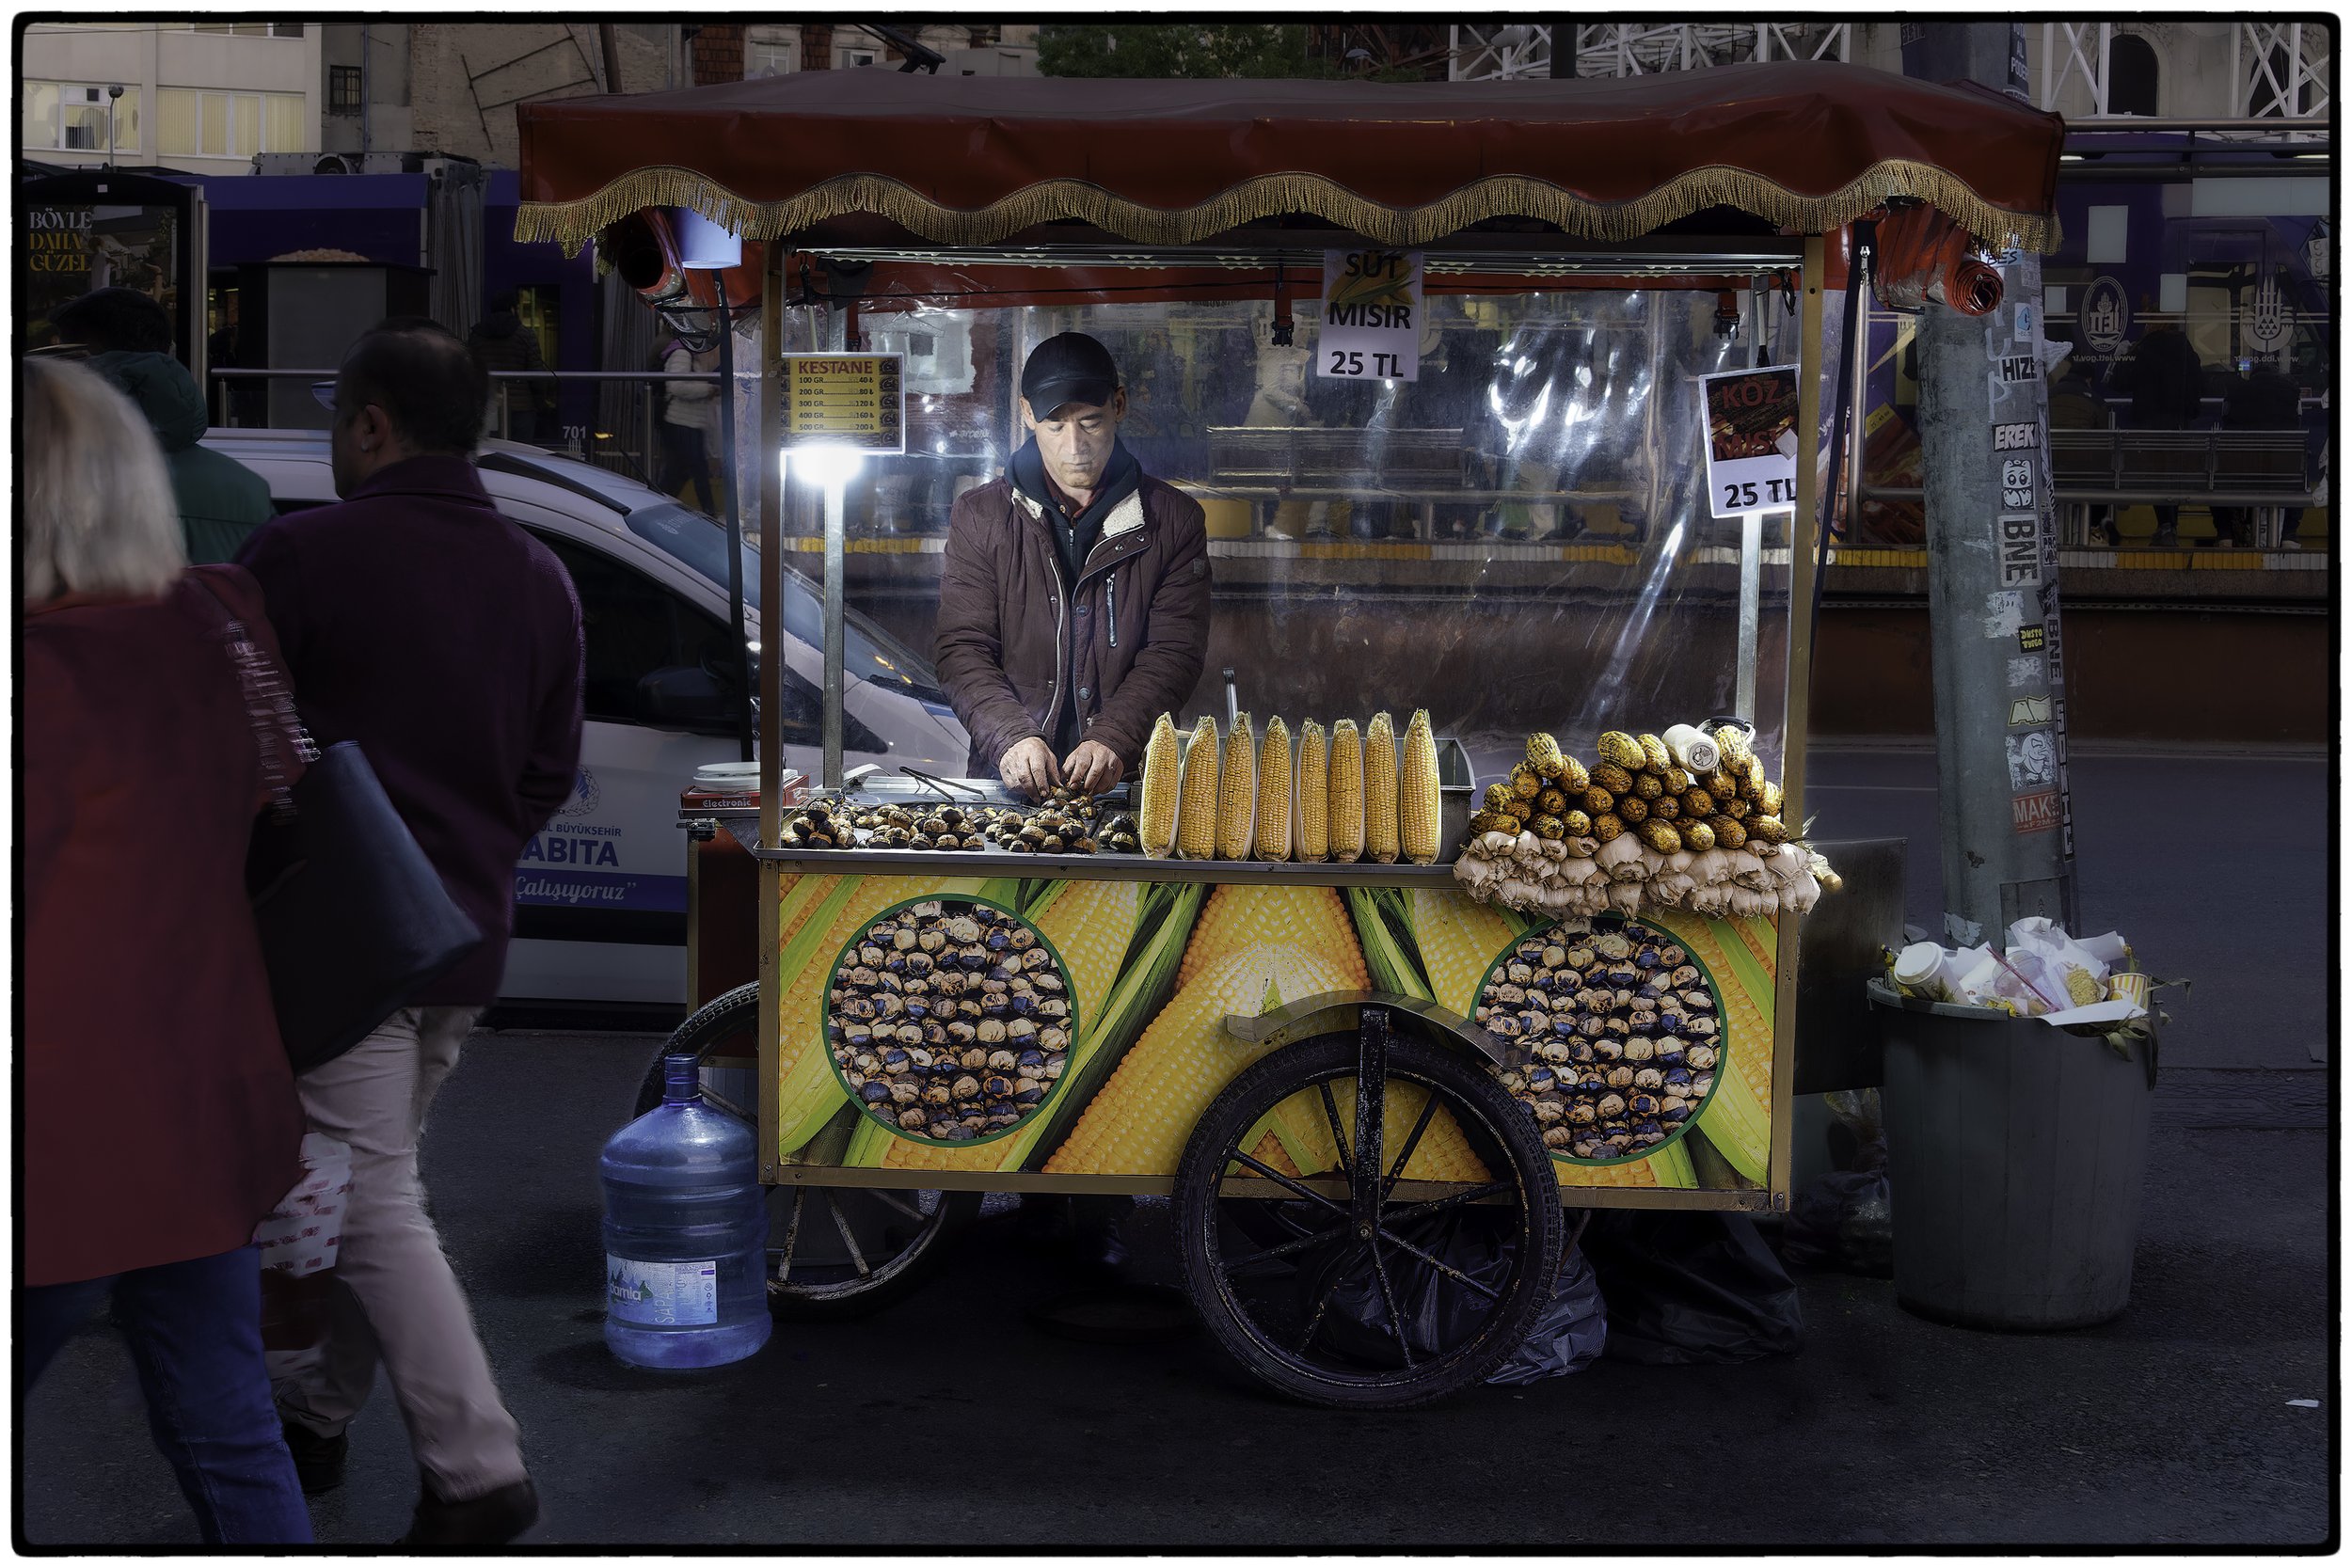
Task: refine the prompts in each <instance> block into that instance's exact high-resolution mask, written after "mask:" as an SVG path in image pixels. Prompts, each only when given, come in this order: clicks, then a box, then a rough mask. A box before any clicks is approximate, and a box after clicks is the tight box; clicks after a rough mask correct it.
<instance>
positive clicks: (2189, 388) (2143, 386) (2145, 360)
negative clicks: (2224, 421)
mask: <svg viewBox="0 0 2352 1568" xmlns="http://www.w3.org/2000/svg"><path fill="white" fill-rule="evenodd" d="M2139 304H2140V309H2141V310H2143V311H2145V310H2146V309H2148V308H2149V305H2150V301H2149V299H2148V297H2147V296H2146V295H2145V294H2143V295H2141V296H2140V301H2139ZM2120 368H2121V370H2122V374H2121V375H2120V376H2118V377H2117V379H2118V381H2119V382H2120V383H2121V384H2122V390H2125V391H2128V392H2130V393H2131V395H2132V404H2131V408H2130V410H2129V411H2128V412H2127V414H2126V415H2125V421H2126V422H2127V423H2128V424H2130V426H2131V427H2132V428H2133V429H2134V430H2186V429H2187V428H2188V427H2189V425H2190V424H2191V423H2192V422H2194V421H2195V420H2197V418H2198V416H2199V415H2200V414H2201V413H2202V412H2203V409H2204V396H2205V369H2204V365H2203V363H2202V362H2201V361H2200V360H2199V359H2198V357H2197V350H2196V348H2195V346H2194V345H2192V344H2191V343H2190V342H2189V341H2188V339H2187V337H2186V336H2185V335H2184V334H2183V333H2182V332H2181V330H2180V328H2178V327H2176V326H2174V325H2171V324H2170V323H2169V322H2158V323H2156V324H2155V325H2153V326H2151V327H2149V328H2148V330H2147V331H2146V332H2145V333H2144V334H2142V335H2141V337H2140V340H2139V341H2138V342H2137V343H2134V344H2133V345H2132V353H2131V357H2130V358H2128V359H2126V360H2125V361H2124V362H2123V364H2122V366H2121V367H2120ZM2155 511H2156V535H2155V539H2154V541H2153V542H2154V543H2155V544H2157V545H2159V546H2165V547H2167V548H2169V547H2170V546H2175V545H2178V544H2179V543H2180V542H2181V509H2180V508H2179V507H2177V506H2158V507H2157V508H2156V509H2155Z"/></svg>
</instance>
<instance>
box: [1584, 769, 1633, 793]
mask: <svg viewBox="0 0 2352 1568" xmlns="http://www.w3.org/2000/svg"><path fill="white" fill-rule="evenodd" d="M1593 787H1594V788H1595V789H1605V790H1607V791H1608V792H1609V793H1610V794H1612V795H1630V794H1632V793H1633V775H1632V774H1631V773H1629V772H1628V771H1626V770H1625V769H1624V768H1620V767H1618V766H1617V765H1616V764H1615V763H1613V762H1604V763H1602V764H1601V765H1600V766H1599V767H1598V768H1594V769H1593Z"/></svg>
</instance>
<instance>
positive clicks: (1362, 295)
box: [1315, 250, 1421, 381]
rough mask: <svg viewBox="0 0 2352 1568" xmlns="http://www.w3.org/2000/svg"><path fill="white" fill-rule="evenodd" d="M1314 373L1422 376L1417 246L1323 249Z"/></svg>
mask: <svg viewBox="0 0 2352 1568" xmlns="http://www.w3.org/2000/svg"><path fill="white" fill-rule="evenodd" d="M1315 373H1316V374H1317V375H1324V376H1334V377H1337V378H1339V379H1340V380H1343V381H1417V380H1419V379H1420V378H1421V255H1420V253H1419V252H1418V251H1415V252H1405V251H1395V250H1327V251H1325V252H1324V253H1323V325H1322V327H1321V329H1320V330H1319V331H1318V332H1317V334H1316V337H1315Z"/></svg>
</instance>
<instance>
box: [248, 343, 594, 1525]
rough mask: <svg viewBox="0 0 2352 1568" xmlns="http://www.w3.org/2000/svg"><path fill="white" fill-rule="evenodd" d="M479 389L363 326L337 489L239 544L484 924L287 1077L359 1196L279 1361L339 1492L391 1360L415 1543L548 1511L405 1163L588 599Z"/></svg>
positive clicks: (496, 897) (565, 721)
mask: <svg viewBox="0 0 2352 1568" xmlns="http://www.w3.org/2000/svg"><path fill="white" fill-rule="evenodd" d="M484 383H485V378H484V375H483V372H482V369H481V367H480V366H479V365H478V364H477V363H476V362H475V361H474V360H473V358H472V357H471V356H469V354H468V353H467V350H466V346H465V345H464V344H463V343H461V342H459V341H458V340H457V339H456V338H455V337H453V336H452V335H451V334H450V333H448V332H447V331H445V330H443V329H442V328H441V327H439V326H438V325H435V324H434V323H432V322H429V321H424V320H421V319H419V318H396V319H393V320H389V321H387V322H384V323H382V324H381V325H378V326H376V327H375V328H373V329H372V330H371V331H369V332H367V333H366V334H364V335H363V336H362V337H361V338H360V339H359V341H358V342H357V343H355V344H354V345H353V346H352V349H351V351H350V353H349V354H348V355H347V356H345V357H344V359H343V363H342V370H341V371H340V372H339V373H338V375H337V377H336V382H335V420H334V426H333V433H332V436H331V451H332V456H333V462H334V473H335V490H336V493H337V494H338V495H340V496H342V498H343V499H342V504H341V505H336V506H323V507H318V508H316V509H314V510H311V511H308V512H301V513H295V514H293V515H288V516H286V517H282V518H280V519H278V521H277V522H275V523H273V524H271V525H270V526H269V527H267V528H265V529H263V530H262V531H260V532H259V533H257V534H255V535H254V536H253V539H252V541H251V543H250V544H248V545H247V546H246V552H245V555H244V557H243V558H242V559H243V562H244V564H245V565H246V567H247V568H248V569H249V570H251V572H252V573H253V575H254V576H255V577H256V578H258V579H260V582H261V585H262V594H264V596H265V597H266V599H267V602H268V606H269V617H270V621H271V623H272V624H273V625H274V626H276V627H277V628H278V641H279V643H280V644H281V645H282V646H283V648H284V649H285V657H286V663H287V666H288V668H289V669H290V670H291V671H292V672H293V674H294V689H295V691H296V692H297V693H298V694H299V699H300V703H301V708H302V717H303V720H304V721H305V722H306V723H307V724H308V725H309V727H310V733H311V735H312V736H313V737H315V738H316V740H317V741H318V743H319V745H320V746H322V747H326V746H332V745H334V744H335V743H336V742H338V741H343V740H356V741H358V743H359V746H360V749H361V750H362V751H364V752H366V753H367V758H368V761H369V762H370V763H371V764H372V765H373V767H374V769H375V772H376V774H377V776H378V777H379V778H380V779H382V781H383V784H384V789H385V792H386V793H387V794H388V795H389V797H390V798H391V801H392V804H393V805H394V806H395V807H397V808H398V809H399V811H400V814H401V816H402V817H403V819H404V820H405V821H406V823H407V825H408V828H409V831H410V832H413V833H415V834H416V838H417V843H418V844H419V846H420V847H422V848H423V850H424V852H425V854H426V856H427V857H428V858H429V859H430V860H431V861H432V862H433V864H434V867H435V869H436V870H437V871H438V872H439V873H440V875H441V879H442V881H443V882H444V883H445V884H446V885H447V886H448V888H449V891H450V895H451V896H452V897H453V898H454V899H455V900H456V902H457V903H458V905H459V906H460V907H461V908H463V909H464V910H465V911H466V912H467V913H468V914H469V915H470V916H471V917H472V919H473V921H474V924H475V925H476V926H478V927H481V929H482V931H483V933H484V935H485V939H486V940H485V942H484V943H483V945H482V948H481V950H480V951H479V952H478V953H477V954H476V955H475V956H474V957H473V958H469V959H468V960H467V961H466V962H465V963H463V964H461V965H460V966H459V967H458V968H457V969H456V970H454V971H453V972H452V973H451V974H449V975H448V977H447V978H445V979H443V980H441V981H439V982H437V983H436V984H435V985H434V986H433V987H431V988H430V989H429V990H426V991H425V993H424V994H423V995H421V996H420V997H418V998H416V1000H415V1003H414V1005H412V1006H407V1007H405V1008H403V1009H402V1010H401V1011H399V1012H397V1013H395V1014H393V1015H392V1017H391V1018H389V1020H387V1021H386V1022H384V1024H383V1025H382V1026H381V1027H380V1028H378V1029H377V1030H376V1031H375V1032H374V1033H373V1035H371V1036H369V1037H368V1038H367V1039H365V1040H363V1041H361V1042H360V1043H359V1044H358V1045H357V1046H355V1047H354V1048H353V1049H352V1050H351V1051H350V1052H348V1053H345V1054H344V1055H342V1056H340V1057H338V1058H336V1059H335V1060H334V1061H331V1062H328V1063H326V1064H325V1065H323V1066H321V1067H317V1068H314V1069H311V1070H310V1071H309V1072H306V1073H304V1074H302V1076H301V1078H300V1079H299V1080H298V1087H299V1089H300V1091H301V1095H302V1103H303V1108H304V1109H305V1110H306V1111H307V1112H308V1113H309V1117H310V1127H311V1128H312V1130H314V1131H316V1132H324V1133H326V1134H327V1135H328V1136H330V1137H334V1138H339V1139H341V1140H342V1141H343V1142H344V1143H346V1144H349V1145H350V1146H351V1150H352V1190H351V1199H350V1206H349V1208H348V1209H347V1210H346V1212H345V1216H344V1221H343V1236H342V1251H341V1254H340V1256H339V1259H338V1261H337V1265H336V1271H335V1272H336V1274H337V1275H338V1276H339V1279H338V1287H337V1290H336V1293H335V1300H334V1304H333V1306H332V1307H330V1308H329V1312H328V1324H327V1330H326V1339H325V1342H324V1344H323V1346H322V1347H321V1350H320V1353H319V1354H318V1357H317V1359H316V1361H315V1363H314V1364H312V1365H310V1366H308V1367H305V1368H303V1369H301V1370H298V1371H296V1372H294V1374H292V1375H290V1376H289V1377H288V1378H286V1379H285V1380H283V1381H281V1383H280V1385H279V1387H278V1405H279V1408H280V1410H281V1412H282V1413H283V1415H284V1417H285V1418H286V1422H287V1436H288V1439H289V1441H290V1442H291V1443H292V1444H293V1446H294V1458H295V1461H296V1463H297V1465H300V1466H301V1468H302V1470H303V1479H304V1485H305V1488H306V1489H307V1490H311V1491H323V1490H326V1488H328V1487H330V1486H332V1485H334V1484H336V1483H337V1482H339V1481H341V1480H342V1467H343V1461H344V1455H345V1451H346V1439H345V1435H344V1429H345V1428H346V1427H347V1426H348V1425H349V1423H350V1421H351V1419H352V1418H353V1417H354V1416H356V1415H358V1411H359V1407H360V1405H361V1403H362V1402H364V1401H365V1400H366V1398H367V1396H368V1391H369V1389H370V1387H371V1386H372V1385H373V1381H374V1376H375V1369H376V1364H377V1361H378V1359H379V1357H380V1359H381V1361H382V1363H383V1366H384V1370H385V1371H386V1373H387V1374H388V1376H389V1379H390V1381H391V1385H392V1394H393V1397H394V1398H395V1399H397V1400H398V1401H399V1402H400V1409H401V1415H402V1417H403V1418H405V1421H406V1423H407V1427H408V1435H409V1441H410V1443H411V1445H412V1446H413V1447H414V1449H415V1450H416V1457H417V1463H418V1465H419V1466H420V1468H421V1470H422V1472H423V1476H422V1480H423V1493H422V1496H421V1498H420V1499H419V1501H418V1504H417V1511H416V1517H415V1520H414V1522H413V1523H412V1525H411V1527H410V1529H409V1533H408V1535H407V1536H406V1537H405V1538H404V1541H405V1544H416V1545H431V1544H450V1545H457V1544H475V1545H494V1544H500V1543H502V1542H506V1541H510V1540H512V1539H514V1538H515V1537H516V1535H519V1534H520V1533H521V1532H522V1531H523V1530H525V1529H527V1528H530V1526H531V1524H532V1522H533V1521H534V1520H535V1519H536V1518H537V1517H538V1511H539V1504H538V1497H537V1494H536V1493H535V1492H534V1490H533V1489H532V1484H531V1481H530V1478H529V1475H528V1473H527V1471H526V1469H525V1467H524V1464H523V1457H522V1449H521V1447H520V1442H519V1435H518V1433H517V1432H516V1425H515V1420H514V1418H513V1417H511V1416H509V1415H508V1414H507V1412H506V1407H505V1406H504V1405H503V1404H502V1403H501V1402H500V1400H499V1394H498V1387H497V1385H496V1383H495V1382H494V1380H493V1379H492V1376H491V1371H490V1364H489V1358H488V1357H487V1355H485V1354H484V1352H483V1348H482V1341H481V1339H480V1338H478V1337H477V1336H476V1334H475V1332H474V1325H473V1317H472V1314H471V1312H470V1311H469V1309H468V1307H467V1305H466V1297H465V1293H464V1291H462V1290H460V1289H459V1287H458V1284H457V1279H456V1276H455V1275H453V1274H452V1273H451V1272H450V1266H449V1261H448V1259H446V1258H444V1257H443V1256H442V1253H441V1246H440V1239H439V1237H438V1236H437V1234H436V1233H435V1231H434V1228H433V1222H432V1221H431V1220H430V1219H428V1218H427V1217H426V1215H425V1207H424V1205H425V1198H424V1190H423V1186H422V1183H421V1180H420V1178H419V1176H418V1171H417V1145H418V1140H419V1138H420V1136H421V1133H422V1132H423V1129H424V1118H425V1112H426V1109H427V1108H428V1107H429V1106H430V1105H431V1104H432V1102H433V1097H434V1094H435V1093H436V1091H437V1090H438V1089H439V1088H440V1086H441V1084H442V1081H443V1080H445V1079H446V1078H447V1077H448V1076H449V1074H450V1072H451V1070H452V1069H454V1068H455V1067H456V1065H457V1055H458V1049H459V1047H460V1046H461V1045H462V1044H463V1043H464V1041H465V1038H466V1037H467V1035H468V1033H469V1031H470V1030H471V1029H472V1027H473V1023H474V1020H475V1019H476V1018H477V1017H478V1016H479V1015H480V1014H481V1011H482V1009H483V1007H484V1006H486V1005H487V1004H489V1003H490V1002H491V1001H493V1000H495V999H496V997H497V995H498V987H499V976H500V974H501V971H502V969H503V968H504V964H505V958H506V943H507V937H508V933H509V931H510V930H511V928H512V921H513V884H514V870H515V863H516V860H517V859H518V858H519V857H520V855H521V853H522V850H523V846H524V844H525V843H526V842H527V841H528V840H529V839H530V837H531V835H532V834H533V833H535V832H538V830H539V829H540V828H541V827H542V826H543V825H544V824H545V823H546V822H547V820H548V817H549V816H552V815H554V812H555V810H556V808H557V807H558V806H560V805H562V804H563V803H564V800H565V799H567V798H568V797H569V795H570V794H571V790H572V785H573V781H574V778H575V776H576V774H577V770H578V766H579V760H580V607H579V604H578V602H577V600H576V599H575V598H574V596H573V594H572V586H571V580H570V578H567V577H566V576H565V575H564V568H563V566H562V565H561V564H560V563H559V562H557V561H556V559H555V557H554V555H553V554H552V553H550V552H549V551H548V548H547V546H544V545H542V544H540V543H539V542H538V541H536V540H535V539H533V538H532V537H531V535H530V534H529V533H527V532H525V531H523V530H522V529H520V528H518V527H516V525H515V524H513V523H511V522H509V521H507V520H506V519H505V518H504V517H502V516H501V515H499V513H498V511H497V509H496V508H495V507H494V506H493V505H492V504H491V501H490V497H489V494H488V492H487V491H485V489H484V488H483V486H482V481H481V477H480V476H479V475H478V474H477V473H476V472H475V471H474V467H473V464H472V463H471V461H470V460H469V458H470V454H471V453H472V451H473V450H474V448H475V446H476V444H477V442H478V438H479V436H480V433H481V414H482V409H483V407H484V406H485V401H486V395H485V384H484Z"/></svg>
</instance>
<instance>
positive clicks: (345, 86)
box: [326, 65, 366, 115]
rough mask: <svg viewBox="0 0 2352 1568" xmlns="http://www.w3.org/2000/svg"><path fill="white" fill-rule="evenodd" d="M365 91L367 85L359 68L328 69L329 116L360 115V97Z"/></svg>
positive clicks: (327, 106) (327, 102)
mask: <svg viewBox="0 0 2352 1568" xmlns="http://www.w3.org/2000/svg"><path fill="white" fill-rule="evenodd" d="M365 90H366V87H365V84H364V81H363V78H362V77H361V75H360V73H359V68H358V66H356V65H330V66H328V67H327V68H326V112H327V113H328V114H330V115H356V114H358V112H359V95H360V93H362V92H363V91H365Z"/></svg>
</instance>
